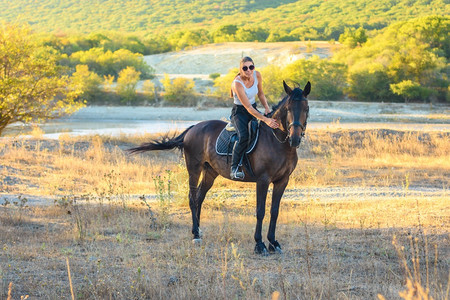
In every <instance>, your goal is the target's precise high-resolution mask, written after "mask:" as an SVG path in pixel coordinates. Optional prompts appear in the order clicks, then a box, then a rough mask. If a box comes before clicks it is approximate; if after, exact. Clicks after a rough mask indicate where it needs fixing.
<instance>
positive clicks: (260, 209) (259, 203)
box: [255, 180, 269, 255]
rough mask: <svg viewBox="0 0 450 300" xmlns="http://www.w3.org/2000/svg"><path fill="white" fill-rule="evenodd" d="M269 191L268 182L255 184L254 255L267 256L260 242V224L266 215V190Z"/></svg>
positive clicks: (264, 246)
mask: <svg viewBox="0 0 450 300" xmlns="http://www.w3.org/2000/svg"><path fill="white" fill-rule="evenodd" d="M268 189H269V181H268V180H263V181H257V182H256V229H255V242H256V246H255V253H257V254H262V255H268V252H267V248H266V245H264V243H263V241H262V235H261V230H262V222H263V219H264V214H265V213H266V198H267V190H268Z"/></svg>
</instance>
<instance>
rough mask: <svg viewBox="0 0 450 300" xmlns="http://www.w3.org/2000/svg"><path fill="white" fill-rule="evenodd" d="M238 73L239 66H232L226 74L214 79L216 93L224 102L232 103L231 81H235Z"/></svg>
mask: <svg viewBox="0 0 450 300" xmlns="http://www.w3.org/2000/svg"><path fill="white" fill-rule="evenodd" d="M238 73H239V69H238V68H232V69H231V70H230V71H229V72H228V73H227V74H226V75H225V76H220V77H217V78H216V79H214V87H215V91H214V95H215V96H217V97H218V98H219V99H222V101H223V102H226V103H232V101H231V100H230V92H231V82H233V80H234V78H235V77H236V75H237V74H238Z"/></svg>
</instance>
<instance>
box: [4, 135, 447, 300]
mask: <svg viewBox="0 0 450 300" xmlns="http://www.w3.org/2000/svg"><path fill="white" fill-rule="evenodd" d="M152 137H153V136H122V137H119V138H114V139H113V138H105V137H98V136H94V137H85V138H73V137H70V136H68V135H66V136H61V137H60V139H59V140H45V139H42V138H41V133H40V132H39V131H36V132H35V133H34V138H32V139H25V140H14V139H3V140H0V159H1V164H0V191H1V193H0V202H1V203H2V205H1V207H0V242H1V248H0V278H1V281H0V299H3V298H8V295H11V297H12V299H20V298H21V297H23V298H25V297H26V296H27V295H29V298H30V299H71V298H72V295H73V297H74V298H77V299H159V298H164V299H218V298H219V299H220V298H223V299H230V298H231V299H383V297H384V298H385V299H400V298H403V299H431V297H432V298H433V299H448V298H449V288H450V283H449V280H450V278H449V270H450V267H449V265H450V246H449V245H450V241H449V229H450V201H449V194H448V178H449V175H450V139H449V134H448V133H438V132H427V133H424V132H403V131H392V130H364V131H346V130H339V131H333V130H316V131H308V137H307V140H306V141H305V143H304V144H302V146H301V147H300V148H299V150H298V153H299V157H300V160H299V164H298V165H297V169H296V170H295V171H294V173H293V175H292V176H291V181H290V184H289V186H288V190H287V192H286V197H285V199H284V200H282V206H281V209H280V216H279V219H278V226H277V239H278V241H279V242H280V243H281V245H282V247H283V250H284V254H283V255H275V254H274V255H270V256H269V257H260V256H257V255H255V254H253V247H254V241H253V233H254V227H255V222H256V218H255V216H254V213H255V186H254V184H244V183H236V182H231V181H227V180H225V179H220V178H219V179H217V181H216V183H215V185H214V187H213V188H212V189H211V191H210V193H209V194H208V195H207V198H206V200H205V204H204V209H203V211H202V220H201V221H202V226H201V227H202V230H203V232H204V238H203V243H202V245H201V246H194V245H193V244H192V242H191V238H192V236H191V233H190V227H191V221H190V212H189V208H188V199H187V186H188V184H187V171H186V169H185V167H184V164H183V159H182V156H181V155H180V153H179V152H177V151H167V152H156V153H146V154H143V155H139V156H131V157H130V156H127V155H126V154H125V153H124V151H123V150H124V149H126V148H128V147H131V146H133V145H135V144H139V143H141V142H144V141H148V140H149V139H151V138H152ZM337 190H339V191H345V192H343V193H341V194H333V191H337ZM324 191H331V193H326V192H324ZM352 191H357V192H355V193H353V192H352ZM361 191H367V192H361ZM32 198H33V201H31V199H32ZM49 199H50V200H49ZM268 205H270V201H268ZM268 215H269V210H267V214H266V218H265V222H264V227H263V231H264V233H265V232H266V231H267V221H268ZM69 275H70V276H69ZM72 293H73V294H72Z"/></svg>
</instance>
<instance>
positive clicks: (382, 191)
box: [0, 185, 449, 206]
mask: <svg viewBox="0 0 450 300" xmlns="http://www.w3.org/2000/svg"><path fill="white" fill-rule="evenodd" d="M222 192H224V191H221V193H222ZM226 192H227V193H228V194H230V195H231V199H229V201H232V199H235V198H242V197H244V198H247V197H248V200H250V201H252V200H254V199H255V190H254V185H249V186H248V190H246V191H242V190H226ZM270 192H271V191H270ZM217 195H218V191H217V190H215V189H214V187H213V189H212V190H211V192H210V193H209V194H208V195H207V196H206V201H208V198H209V199H214V198H215V197H217ZM140 196H142V195H125V198H126V201H130V202H140V200H139V197H140ZM145 196H146V199H147V200H148V201H149V202H156V201H157V195H155V194H150V195H145ZM186 197H187V195H186ZM398 197H421V198H428V199H433V198H437V197H449V191H448V190H446V189H444V188H437V187H409V188H408V189H405V188H404V187H304V188H296V189H287V190H286V192H285V194H284V196H283V199H285V200H290V201H320V202H323V203H326V202H338V201H348V200H361V199H364V200H366V201H370V200H380V201H382V200H386V199H392V198H398ZM20 198H22V199H26V200H27V201H26V204H27V205H29V206H49V205H53V204H54V203H55V200H56V201H57V200H59V199H60V198H61V197H55V196H39V195H26V194H13V193H0V205H3V204H4V203H5V200H7V201H9V202H10V203H13V202H14V201H16V202H20V200H19V199H20ZM268 199H270V195H269V196H268ZM255 201H256V200H255ZM250 203H251V202H250Z"/></svg>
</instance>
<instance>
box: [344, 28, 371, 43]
mask: <svg viewBox="0 0 450 300" xmlns="http://www.w3.org/2000/svg"><path fill="white" fill-rule="evenodd" d="M339 42H340V43H342V44H344V45H346V46H348V47H350V48H355V47H356V46H361V45H362V44H364V43H365V42H367V35H366V31H365V30H364V28H362V27H360V28H358V29H356V30H354V29H350V28H345V31H344V33H343V34H341V35H340V36H339Z"/></svg>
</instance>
